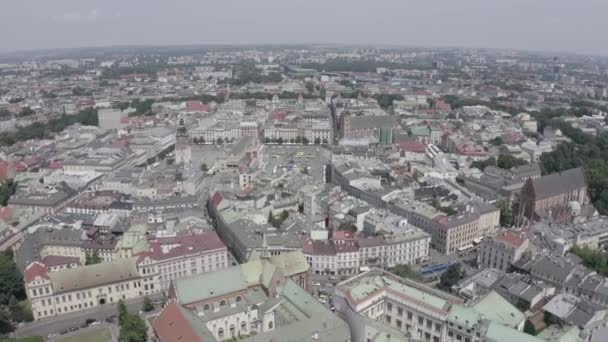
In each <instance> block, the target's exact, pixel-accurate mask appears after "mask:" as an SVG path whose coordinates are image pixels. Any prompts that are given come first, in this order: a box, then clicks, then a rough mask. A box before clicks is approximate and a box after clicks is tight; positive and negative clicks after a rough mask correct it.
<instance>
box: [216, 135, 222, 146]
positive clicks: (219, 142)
mask: <svg viewBox="0 0 608 342" xmlns="http://www.w3.org/2000/svg"><path fill="white" fill-rule="evenodd" d="M216 141H217V144H218V145H221V144H223V143H224V139H222V137H219V138H217V140H216Z"/></svg>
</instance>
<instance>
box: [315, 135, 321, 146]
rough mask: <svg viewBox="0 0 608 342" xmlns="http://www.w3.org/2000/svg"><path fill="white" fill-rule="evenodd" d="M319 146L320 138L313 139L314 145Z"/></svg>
mask: <svg viewBox="0 0 608 342" xmlns="http://www.w3.org/2000/svg"><path fill="white" fill-rule="evenodd" d="M319 144H321V138H318V137H317V138H315V145H319Z"/></svg>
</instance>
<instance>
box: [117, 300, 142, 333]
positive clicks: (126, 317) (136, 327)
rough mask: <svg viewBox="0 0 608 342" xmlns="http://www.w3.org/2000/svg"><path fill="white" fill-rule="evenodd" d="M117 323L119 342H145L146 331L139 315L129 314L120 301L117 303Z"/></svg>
mask: <svg viewBox="0 0 608 342" xmlns="http://www.w3.org/2000/svg"><path fill="white" fill-rule="evenodd" d="M118 322H119V325H120V337H119V338H118V341H119V342H142V341H147V338H148V329H147V327H146V323H145V322H144V320H143V319H142V318H141V317H139V315H136V314H130V313H129V312H128V311H127V307H126V305H125V303H124V302H123V301H122V300H121V301H119V302H118Z"/></svg>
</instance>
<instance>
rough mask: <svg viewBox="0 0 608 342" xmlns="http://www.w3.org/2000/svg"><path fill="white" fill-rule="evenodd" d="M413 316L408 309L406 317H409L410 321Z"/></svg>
mask: <svg viewBox="0 0 608 342" xmlns="http://www.w3.org/2000/svg"><path fill="white" fill-rule="evenodd" d="M413 317H414V315H413V314H412V313H411V312H410V311H408V312H407V319H409V320H410V321H411V320H412V318H413Z"/></svg>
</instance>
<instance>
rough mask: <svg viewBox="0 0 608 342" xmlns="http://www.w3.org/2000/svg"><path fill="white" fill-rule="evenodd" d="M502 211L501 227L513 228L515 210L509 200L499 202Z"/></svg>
mask: <svg viewBox="0 0 608 342" xmlns="http://www.w3.org/2000/svg"><path fill="white" fill-rule="evenodd" d="M498 209H500V225H501V226H503V227H511V226H512V225H513V210H512V209H511V206H510V205H509V202H507V200H505V199H502V200H500V201H499V202H498Z"/></svg>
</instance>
